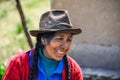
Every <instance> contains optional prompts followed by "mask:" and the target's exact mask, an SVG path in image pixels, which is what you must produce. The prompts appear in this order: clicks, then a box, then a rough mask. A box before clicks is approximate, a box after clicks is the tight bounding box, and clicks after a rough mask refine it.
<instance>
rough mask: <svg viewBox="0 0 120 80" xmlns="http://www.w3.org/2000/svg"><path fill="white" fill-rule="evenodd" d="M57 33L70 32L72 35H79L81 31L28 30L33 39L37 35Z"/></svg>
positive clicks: (77, 29)
mask: <svg viewBox="0 0 120 80" xmlns="http://www.w3.org/2000/svg"><path fill="white" fill-rule="evenodd" d="M58 31H65V32H70V33H72V34H73V35H77V34H80V33H81V32H82V30H81V29H80V28H74V29H63V30H62V29H44V30H30V31H29V32H30V34H31V35H32V36H34V37H36V36H37V35H38V34H42V33H50V32H58Z"/></svg>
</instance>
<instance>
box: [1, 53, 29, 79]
mask: <svg viewBox="0 0 120 80" xmlns="http://www.w3.org/2000/svg"><path fill="white" fill-rule="evenodd" d="M27 53H28V52H25V53H23V52H17V54H16V55H15V56H14V57H12V58H11V59H10V60H9V63H8V66H7V68H6V71H5V73H4V75H3V77H2V80H28V75H29V70H30V66H29V56H28V54H27Z"/></svg>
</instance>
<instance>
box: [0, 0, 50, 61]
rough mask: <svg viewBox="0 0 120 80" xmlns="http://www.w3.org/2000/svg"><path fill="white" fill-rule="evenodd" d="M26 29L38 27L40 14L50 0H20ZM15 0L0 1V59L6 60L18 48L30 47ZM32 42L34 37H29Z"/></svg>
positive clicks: (48, 7)
mask: <svg viewBox="0 0 120 80" xmlns="http://www.w3.org/2000/svg"><path fill="white" fill-rule="evenodd" d="M20 2H21V5H22V9H23V12H24V15H25V18H26V22H27V27H28V30H31V29H38V26H39V19H40V15H41V14H42V13H43V12H45V11H47V10H49V9H50V0H20ZM15 4H16V3H15V0H5V1H2V2H0V54H1V56H0V61H2V62H5V61H7V60H8V59H9V58H10V56H12V55H14V54H15V52H16V51H17V50H19V49H23V50H24V51H25V50H28V49H30V47H29V45H28V43H27V39H26V37H25V34H24V31H23V28H22V24H21V20H20V16H19V13H18V11H17V8H16V5H15ZM31 38H32V41H33V43H35V38H33V37H31Z"/></svg>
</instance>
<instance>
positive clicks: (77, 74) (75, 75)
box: [67, 56, 83, 80]
mask: <svg viewBox="0 0 120 80" xmlns="http://www.w3.org/2000/svg"><path fill="white" fill-rule="evenodd" d="M67 58H68V62H69V64H70V69H71V78H72V79H71V80H83V76H82V70H81V67H80V65H79V64H78V63H77V62H76V61H75V60H74V59H73V58H72V57H70V56H67Z"/></svg>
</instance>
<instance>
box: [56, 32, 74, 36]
mask: <svg viewBox="0 0 120 80" xmlns="http://www.w3.org/2000/svg"><path fill="white" fill-rule="evenodd" d="M59 35H61V36H62V35H67V36H71V37H72V33H71V32H67V31H59V32H56V34H55V36H59Z"/></svg>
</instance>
